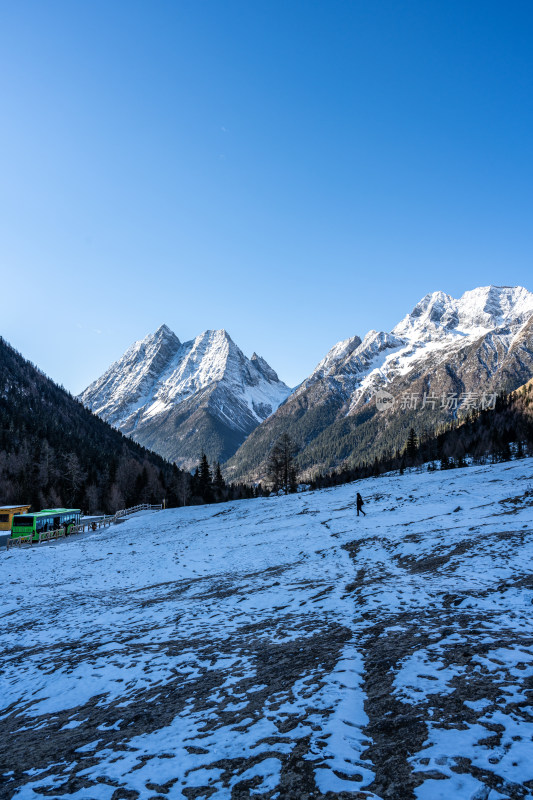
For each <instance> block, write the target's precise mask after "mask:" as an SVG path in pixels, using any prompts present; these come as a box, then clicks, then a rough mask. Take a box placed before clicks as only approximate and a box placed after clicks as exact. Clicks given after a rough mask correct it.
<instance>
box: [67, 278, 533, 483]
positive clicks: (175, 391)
mask: <svg viewBox="0 0 533 800" xmlns="http://www.w3.org/2000/svg"><path fill="white" fill-rule="evenodd" d="M356 322H357V321H355V325H356ZM532 377H533V294H532V293H531V292H529V291H528V290H527V289H525V288H523V287H507V286H485V287H479V288H476V289H473V290H471V291H468V292H465V293H464V295H462V297H461V298H459V299H455V298H453V297H451V296H450V295H449V294H446V293H445V292H442V291H437V292H434V293H432V294H428V295H426V296H425V297H424V298H422V300H421V301H420V302H419V303H417V304H416V306H415V307H414V308H413V309H412V311H411V312H410V313H408V314H407V315H406V316H405V317H404V319H403V320H402V321H401V322H399V323H398V325H396V326H395V327H394V328H393V329H392V331H390V332H387V331H374V330H372V331H369V332H368V333H367V334H366V335H365V336H364V338H361V337H360V336H359V335H354V336H353V337H351V338H349V339H346V340H345V341H342V342H339V343H338V344H336V345H334V346H333V347H332V348H331V349H330V350H329V352H328V353H327V354H326V356H325V357H324V358H323V359H322V361H320V363H319V364H318V365H317V367H316V369H315V370H314V371H313V372H312V374H311V375H310V376H309V377H307V378H306V379H305V380H304V381H303V382H302V383H301V384H300V385H299V386H297V387H296V388H294V389H293V390H292V391H291V390H290V389H289V387H288V386H286V385H285V384H284V383H283V382H282V381H281V380H280V379H279V378H278V375H277V374H276V372H275V371H274V369H272V367H271V366H270V365H269V364H267V362H266V361H265V360H264V359H262V358H261V357H259V356H258V355H257V354H255V353H254V354H253V355H252V357H251V358H250V359H248V358H247V357H246V356H245V355H244V354H243V352H242V351H241V350H240V348H239V347H238V346H237V345H236V344H235V342H233V340H232V339H231V337H230V336H229V334H228V333H227V332H226V331H224V330H221V331H205V332H204V333H202V334H200V335H199V336H197V337H196V338H195V339H194V340H192V341H189V342H185V343H181V342H180V340H179V339H178V337H177V336H176V335H175V334H174V333H173V332H172V331H171V330H170V329H169V328H168V327H167V326H166V325H163V326H161V328H159V329H158V330H157V331H156V332H155V333H154V334H150V335H149V336H147V337H146V338H145V339H144V340H142V341H139V342H136V343H135V344H134V345H132V347H131V348H130V349H129V350H128V351H127V352H126V353H125V354H124V356H123V357H122V358H121V359H119V360H118V361H117V362H116V363H115V364H113V365H111V366H110V368H109V369H108V370H107V371H106V373H105V374H104V375H103V376H102V377H101V378H99V379H98V380H97V381H95V382H94V383H92V384H91V385H90V386H89V387H88V388H87V389H86V390H85V391H84V392H83V393H82V394H81V396H80V399H81V400H82V402H83V403H84V404H85V405H86V406H87V407H88V408H89V409H90V410H92V411H93V412H95V413H96V414H98V415H99V416H101V417H102V418H103V419H104V420H106V421H108V422H110V423H111V424H112V425H113V426H115V427H116V428H118V429H119V430H121V431H122V432H123V433H125V434H127V435H128V436H131V437H132V438H133V439H134V440H135V441H137V442H138V443H140V444H142V445H143V446H145V447H147V448H150V449H152V450H154V451H155V452H157V453H159V454H160V455H162V456H164V457H165V458H167V459H169V460H170V461H174V462H176V463H177V464H178V466H182V467H185V468H186V469H193V468H194V467H195V466H196V465H197V464H198V461H199V459H200V456H201V454H202V452H205V453H206V454H207V456H208V459H209V461H210V462H211V463H214V462H216V461H220V462H221V463H222V464H223V471H224V474H225V477H226V479H227V480H230V481H245V482H252V483H253V482H257V481H261V480H265V477H266V475H267V459H268V454H269V452H270V450H271V448H272V446H273V444H274V442H275V441H276V440H277V439H279V437H280V436H281V435H282V434H285V433H288V434H289V435H290V437H291V438H292V440H293V441H294V443H295V445H296V447H297V450H298V458H297V462H298V467H299V470H300V475H301V477H302V478H303V479H308V478H310V477H312V476H313V474H314V473H316V471H317V470H319V471H327V470H330V469H333V468H337V467H339V466H341V465H345V464H357V463H360V462H361V461H370V462H372V461H373V460H374V458H376V457H382V456H384V455H386V454H387V453H391V452H392V453H393V452H395V450H397V449H400V450H401V449H402V448H403V447H404V446H405V442H406V440H407V435H408V432H409V429H410V428H411V427H414V428H415V429H416V430H417V431H419V432H422V431H426V432H431V431H434V430H435V429H437V428H438V427H439V426H440V425H442V424H444V423H446V422H449V421H451V420H453V419H455V418H457V416H460V415H461V414H464V413H467V411H468V408H469V406H468V402H469V400H468V398H470V400H471V396H472V394H473V393H477V395H478V396H479V395H481V394H482V393H499V392H510V391H512V390H514V389H517V388H518V387H519V386H521V385H523V384H525V383H526V382H527V381H528V380H530V379H531V378H532ZM383 389H385V390H387V391H388V392H389V393H390V394H391V395H392V396H393V397H394V398H395V400H396V403H395V406H394V408H393V409H391V410H390V411H388V412H387V413H381V412H380V411H379V409H378V408H377V406H376V393H377V392H378V391H380V390H383ZM406 397H410V398H412V399H411V401H410V404H406V403H405V398H406ZM424 397H432V398H434V400H433V406H430V405H423V400H424ZM443 398H452V399H449V400H448V404H447V405H444V404H443ZM453 398H454V399H453Z"/></svg>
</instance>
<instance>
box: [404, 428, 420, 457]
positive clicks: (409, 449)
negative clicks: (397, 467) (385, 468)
mask: <svg viewBox="0 0 533 800" xmlns="http://www.w3.org/2000/svg"><path fill="white" fill-rule="evenodd" d="M417 450H418V438H417V435H416V433H415V429H414V428H411V429H410V430H409V436H408V437H407V445H406V447H405V454H406V456H407V458H408V460H409V461H410V462H411V463H413V462H414V460H415V458H416V453H417Z"/></svg>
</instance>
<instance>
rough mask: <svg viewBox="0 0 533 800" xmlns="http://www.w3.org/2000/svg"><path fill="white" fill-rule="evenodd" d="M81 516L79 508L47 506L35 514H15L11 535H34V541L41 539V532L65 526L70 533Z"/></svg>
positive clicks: (13, 536) (66, 531)
mask: <svg viewBox="0 0 533 800" xmlns="http://www.w3.org/2000/svg"><path fill="white" fill-rule="evenodd" d="M80 518H81V511H80V509H79V508H45V509H44V510H43V511H37V512H36V513H35V514H15V515H14V516H13V520H12V523H11V537H12V538H16V537H17V536H29V535H30V534H33V535H32V541H39V534H40V533H45V532H46V531H57V530H59V528H65V533H66V534H67V535H68V533H69V531H70V530H71V528H72V526H73V525H77V524H78V523H79V521H80Z"/></svg>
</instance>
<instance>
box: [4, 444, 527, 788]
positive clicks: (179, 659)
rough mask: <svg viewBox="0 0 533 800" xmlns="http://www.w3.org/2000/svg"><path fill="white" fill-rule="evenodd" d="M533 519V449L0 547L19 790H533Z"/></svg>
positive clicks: (11, 752)
mask: <svg viewBox="0 0 533 800" xmlns="http://www.w3.org/2000/svg"><path fill="white" fill-rule="evenodd" d="M356 488H357V489H358V490H359V491H360V492H361V494H362V495H363V497H364V498H365V499H366V505H365V510H366V511H367V516H366V517H361V518H357V517H356V515H355V509H354V497H355V491H356ZM532 523H533V461H532V460H531V459H525V460H522V461H518V462H513V463H510V464H502V465H498V466H487V467H470V468H468V469H464V470H453V471H449V472H436V473H420V474H406V475H404V476H402V477H400V476H394V477H382V478H378V479H369V480H366V481H361V482H359V483H358V484H357V487H356V486H355V485H354V484H352V485H349V486H343V487H339V488H336V489H329V490H324V491H321V492H314V493H306V494H302V495H295V496H291V497H287V498H269V499H264V500H251V501H240V502H236V503H232V504H227V505H219V506H203V507H194V508H187V509H177V510H168V511H162V512H157V513H152V514H149V515H144V516H142V517H140V518H139V519H132V520H129V521H127V522H125V523H123V524H122V525H118V526H114V527H112V528H109V529H106V530H105V531H98V532H95V533H88V534H84V535H82V536H78V537H73V538H69V539H66V540H61V541H58V542H54V543H52V544H46V545H41V546H38V547H33V548H32V549H25V550H21V551H19V550H18V549H17V550H10V551H9V552H8V553H6V551H2V552H0V592H1V595H2V596H1V604H2V606H1V607H2V611H3V615H2V617H1V623H0V639H1V654H0V753H1V755H0V797H2V798H11V797H16V798H23V799H24V800H28V799H29V798H43V797H44V798H76V800H121V798H124V799H125V800H129V799H130V798H131V799H134V798H147V799H148V798H150V800H156V798H159V800H161V798H169V799H174V798H187V800H191V798H212V800H226V799H227V800H230V798H231V799H232V800H240V798H256V799H260V798H272V799H273V798H281V799H283V798H288V799H289V800H298V799H299V798H300V799H301V800H304V798H316V799H317V800H319V798H328V800H333V799H334V798H338V799H339V800H350V799H352V800H353V799H359V800H360V799H361V798H388V799H390V800H403V799H404V798H420V800H463V798H464V800H501V799H502V798H513V799H514V798H520V800H522V799H523V798H532V797H533V741H532V737H533V711H532V707H531V698H532V692H533V625H532V622H531V616H532V613H533V606H532V602H533V575H532V566H531V565H532V557H533V545H532Z"/></svg>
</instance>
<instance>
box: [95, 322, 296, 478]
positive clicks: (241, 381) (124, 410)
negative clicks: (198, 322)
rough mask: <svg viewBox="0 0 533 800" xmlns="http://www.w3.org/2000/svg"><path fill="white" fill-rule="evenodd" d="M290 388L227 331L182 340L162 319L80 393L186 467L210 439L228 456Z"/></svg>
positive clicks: (217, 453) (214, 453)
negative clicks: (160, 323)
mask: <svg viewBox="0 0 533 800" xmlns="http://www.w3.org/2000/svg"><path fill="white" fill-rule="evenodd" d="M289 392H290V390H289V388H288V387H287V386H286V385H285V384H284V383H283V382H282V381H280V380H279V378H278V376H277V375H276V373H275V372H274V370H273V369H272V368H271V367H270V366H269V364H267V362H266V361H265V360H264V359H262V358H260V357H259V356H257V355H256V354H254V358H253V359H248V358H247V357H246V356H245V355H244V353H243V352H242V350H241V349H240V348H239V347H238V346H237V345H236V344H235V342H234V341H233V339H232V338H231V336H230V335H229V333H228V332H227V331H226V330H224V329H219V330H206V331H203V332H202V333H200V334H199V335H198V336H196V337H195V338H194V339H191V340H190V341H187V342H183V343H181V342H180V340H179V339H178V337H177V336H176V335H175V334H174V333H173V332H172V331H171V330H170V328H169V327H168V326H167V325H161V326H160V327H159V328H158V329H157V330H156V331H155V332H154V333H151V334H149V335H148V336H146V337H145V338H144V339H142V340H141V341H139V342H135V344H134V345H132V346H131V347H130V348H129V350H127V351H126V353H125V354H124V355H123V356H122V358H121V359H119V360H118V361H116V362H115V363H114V364H112V365H111V367H110V368H109V369H108V370H107V371H106V373H105V374H104V375H103V376H102V377H101V378H99V379H98V380H97V381H95V382H94V383H92V384H91V385H90V386H89V387H88V388H87V389H86V390H85V391H84V392H83V394H82V395H81V400H82V402H83V403H84V404H85V405H87V406H88V407H89V408H90V409H91V410H92V411H94V412H95V413H97V414H99V415H100V416H102V417H103V418H104V419H106V420H108V421H110V422H111V423H112V424H113V425H115V426H116V427H118V428H119V429H120V430H122V431H123V432H124V433H126V434H128V435H131V436H133V437H134V438H135V439H136V441H138V442H140V443H141V444H143V445H145V446H147V447H151V448H153V449H155V450H156V451H158V452H160V453H161V454H162V455H164V456H165V457H167V458H171V459H172V460H176V461H178V462H179V463H180V464H186V465H187V466H190V465H191V464H194V463H195V462H196V461H197V459H198V458H199V456H200V453H201V452H202V450H203V449H205V448H206V447H207V446H208V445H210V444H211V441H212V442H213V443H214V444H213V445H212V447H211V451H210V456H211V457H212V458H213V457H215V458H217V459H220V460H223V458H224V457H226V458H227V457H228V455H231V452H232V451H234V450H235V449H236V448H237V446H238V445H239V444H240V443H241V441H242V440H243V439H244V437H245V436H246V435H247V434H248V433H250V432H251V431H252V430H253V429H254V428H255V427H256V426H257V425H258V424H259V423H260V422H262V420H264V419H265V418H266V417H267V416H269V415H270V414H271V413H272V412H273V411H275V410H276V409H277V408H278V406H279V405H280V403H282V402H283V401H284V400H285V399H286V397H287V395H288V394H289ZM208 429H211V430H212V431H213V438H212V440H210V439H209V438H208V437H207V434H206V431H207V430H208Z"/></svg>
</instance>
